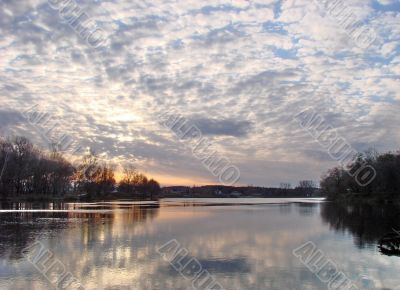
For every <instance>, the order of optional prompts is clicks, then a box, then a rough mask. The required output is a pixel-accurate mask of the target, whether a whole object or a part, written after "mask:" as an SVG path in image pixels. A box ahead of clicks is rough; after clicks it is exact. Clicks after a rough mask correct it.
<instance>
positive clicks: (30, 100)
mask: <svg viewBox="0 0 400 290" xmlns="http://www.w3.org/2000/svg"><path fill="white" fill-rule="evenodd" d="M319 2H323V1H317V0H316V1H306V0H285V1H278V0H267V1H245V0H231V1H229V0H226V1H224V0H219V1H192V0H188V1H164V0H163V1H157V0H156V1H139V2H138V1H128V0H123V1H116V0H107V1H91V0H82V1H77V3H78V4H79V6H80V7H81V8H82V9H83V10H84V11H85V12H86V13H87V15H89V16H90V18H91V19H92V21H94V23H95V24H96V25H97V27H99V28H101V29H102V30H103V31H104V34H105V36H106V41H105V43H104V45H102V46H101V47H99V48H97V49H95V48H93V47H91V46H90V45H88V43H87V42H86V41H85V40H84V39H82V38H81V37H80V36H79V35H78V34H77V33H76V32H75V31H74V30H73V29H72V28H71V27H70V26H69V25H68V24H67V23H65V21H63V18H62V17H61V16H60V15H59V12H58V11H56V10H54V9H52V8H51V7H50V5H49V4H48V3H47V2H46V1H43V0H22V1H17V2H16V1H11V0H5V1H1V3H0V7H1V9H0V35H1V37H0V52H1V57H0V103H1V110H0V124H1V131H2V132H3V133H7V134H24V135H28V136H30V137H31V138H32V139H34V140H35V142H42V145H43V146H45V145H46V144H43V140H41V139H40V134H37V130H35V129H34V128H32V126H31V125H30V124H28V122H24V120H23V119H21V118H20V117H19V116H18V112H21V111H24V110H26V109H27V108H29V107H31V106H33V105H36V104H37V105H39V107H40V108H41V110H42V111H45V112H48V113H49V114H51V116H52V118H53V120H56V121H57V130H59V131H60V132H63V133H64V134H69V135H71V136H73V138H74V140H75V141H76V142H77V143H79V144H82V145H83V146H92V147H94V148H95V149H96V150H97V151H98V152H101V153H103V154H104V155H105V156H107V158H110V159H113V160H116V161H117V160H118V161H121V160H129V161H130V162H135V164H136V165H137V167H138V168H140V169H142V170H144V171H145V172H147V173H149V174H150V175H153V176H156V177H160V178H161V179H162V182H163V183H165V184H167V183H170V184H171V183H178V178H180V179H179V182H184V183H197V184H200V183H211V182H216V180H214V179H213V178H214V177H213V176H212V175H211V174H210V173H208V172H207V171H206V170H205V169H203V167H202V166H201V164H200V162H199V161H198V160H196V159H195V158H194V157H193V156H192V155H191V152H190V150H186V149H185V146H184V144H182V143H181V142H179V141H178V140H176V138H175V137H174V134H172V133H171V132H168V131H167V130H165V128H163V127H162V126H160V125H159V124H158V123H157V116H158V115H159V114H162V113H163V112H165V111H168V110H171V109H173V110H174V111H178V112H180V113H181V114H182V115H184V116H185V117H187V118H188V119H190V120H193V121H194V122H195V123H196V124H197V125H198V126H199V128H201V129H202V131H203V133H204V135H208V136H207V137H209V138H210V139H211V140H212V141H213V144H214V145H213V146H214V147H215V148H216V149H217V150H218V151H219V152H220V155H224V156H226V157H228V158H230V159H231V160H232V162H233V163H234V164H235V165H237V166H238V167H239V168H240V170H241V173H242V177H241V183H243V184H258V185H279V183H280V182H283V181H288V182H292V183H296V182H297V181H298V180H299V179H304V178H306V179H314V180H318V178H319V175H320V174H321V173H322V172H323V171H324V170H326V169H328V168H329V167H332V166H334V165H335V162H334V161H332V160H330V159H329V156H327V154H326V152H324V151H323V150H322V149H321V147H320V146H319V145H318V143H317V142H315V141H314V140H312V139H311V138H310V137H309V135H308V134H307V132H305V131H304V130H303V129H302V128H301V127H299V126H298V125H297V124H296V122H294V121H293V116H294V115H296V114H297V113H299V112H300V111H302V110H304V109H306V108H309V107H312V108H313V109H315V110H317V111H319V112H320V113H321V115H322V116H323V117H324V118H325V119H326V120H328V121H329V123H330V124H331V125H332V126H333V127H334V128H336V129H337V130H338V132H340V134H341V135H342V136H343V137H345V138H346V139H347V141H348V142H349V143H350V144H352V146H353V147H354V148H356V149H357V150H364V149H367V148H368V147H375V148H376V149H378V150H394V149H398V148H399V144H400V135H399V130H398V124H399V121H400V117H399V114H398V112H399V108H400V106H399V104H400V103H399V102H400V93H399V92H400V82H399V78H400V54H399V52H400V49H399V46H400V42H399V37H400V36H399V35H400V33H399V32H400V26H399V25H398V23H400V4H399V2H398V1H395V0H392V1H388V0H385V1H383V0H379V1H375V0H371V1H365V0H352V1H343V3H344V4H345V5H346V8H347V11H352V13H354V15H355V16H356V17H357V19H359V20H360V21H362V22H363V23H364V25H366V26H367V27H368V28H369V29H371V30H372V31H374V32H375V33H376V35H377V39H376V41H375V42H374V43H373V44H372V46H370V47H369V48H367V49H363V48H360V47H359V46H358V45H357V43H355V40H354V39H352V38H351V37H349V35H348V33H346V31H345V30H344V29H343V27H342V26H341V25H339V23H338V20H337V19H335V18H334V17H332V15H329V13H327V11H326V10H324V8H323V6H321V5H319V4H318V3H319Z"/></svg>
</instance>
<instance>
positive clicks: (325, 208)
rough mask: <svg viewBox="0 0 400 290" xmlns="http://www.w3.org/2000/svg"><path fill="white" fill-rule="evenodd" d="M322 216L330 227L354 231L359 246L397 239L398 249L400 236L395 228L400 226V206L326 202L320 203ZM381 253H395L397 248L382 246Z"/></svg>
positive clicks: (395, 241) (393, 242)
mask: <svg viewBox="0 0 400 290" xmlns="http://www.w3.org/2000/svg"><path fill="white" fill-rule="evenodd" d="M321 217H322V220H323V221H324V222H325V223H327V224H329V226H330V228H331V229H334V230H335V231H340V232H343V233H344V232H348V233H350V234H352V235H353V237H354V242H355V244H356V245H357V246H358V247H359V248H365V247H372V246H377V245H378V244H380V245H381V246H382V245H394V246H396V243H397V249H399V247H398V243H399V241H400V236H399V235H398V234H397V235H396V233H395V232H394V230H399V229H400V207H399V206H395V205H368V204H341V203H325V204H323V205H322V206H321ZM388 243H390V244H388ZM392 250H393V249H392ZM381 253H382V254H384V255H389V254H392V255H393V254H395V253H396V252H395V251H391V252H390V251H385V250H383V251H382V249H381ZM399 253H400V252H397V255H399ZM399 256H400V255H399Z"/></svg>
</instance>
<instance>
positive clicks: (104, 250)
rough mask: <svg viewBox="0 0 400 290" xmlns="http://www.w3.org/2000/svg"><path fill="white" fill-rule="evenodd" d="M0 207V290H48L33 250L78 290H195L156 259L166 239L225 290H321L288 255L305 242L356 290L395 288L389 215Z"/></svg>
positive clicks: (234, 206) (265, 208)
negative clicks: (384, 245)
mask: <svg viewBox="0 0 400 290" xmlns="http://www.w3.org/2000/svg"><path fill="white" fill-rule="evenodd" d="M0 208H1V210H0V289H2V290H3V289H13V290H15V289H24V290H26V289H35V290H39V289H55V287H54V285H52V284H51V283H50V282H49V281H48V280H47V279H46V278H45V276H44V275H43V274H42V273H41V272H40V271H39V269H37V268H35V265H34V264H32V263H31V262H29V261H28V259H29V257H31V258H32V257H35V249H36V248H35V247H32V246H34V245H39V244H38V242H40V245H43V247H44V248H45V249H48V250H49V251H50V252H49V253H53V254H54V256H52V257H51V260H53V261H56V260H57V261H60V262H62V264H63V265H64V267H65V269H66V271H69V272H71V273H72V274H73V276H74V277H75V278H76V279H77V280H78V281H80V282H81V283H82V285H84V287H85V289H149V290H152V289H160V290H161V289H163V290H169V289H176V290H178V289H180V290H187V289H193V288H192V286H191V284H192V281H191V279H185V278H184V277H183V276H182V275H181V274H180V273H179V272H177V271H176V270H175V269H174V268H173V266H171V264H170V263H169V262H168V260H167V259H163V257H162V256H161V255H160V254H159V253H158V251H157V249H159V248H160V247H161V246H162V245H164V244H166V243H167V242H169V241H171V240H176V242H178V243H179V244H180V248H181V249H186V250H187V252H188V254H187V256H186V258H187V259H188V258H193V259H195V260H196V261H198V262H199V263H200V264H201V265H202V267H203V269H206V270H208V271H209V273H210V275H211V276H212V277H213V278H214V279H215V281H218V283H220V284H221V285H223V287H224V288H225V289H240V290H247V289H257V290H258V289H279V290H281V289H328V287H327V284H326V283H324V282H322V281H320V280H319V279H318V278H317V276H316V275H315V274H313V273H312V272H311V271H310V270H308V269H307V267H306V266H305V265H303V264H302V262H301V261H300V260H299V259H298V258H297V257H295V256H294V255H293V250H294V249H296V248H298V247H300V246H301V245H303V244H304V243H306V242H308V241H311V242H313V243H314V244H315V246H316V247H317V249H320V250H321V251H322V252H323V254H324V255H325V256H326V257H327V258H328V259H329V260H330V261H333V262H334V263H336V265H337V267H338V268H339V270H340V271H342V272H343V273H344V274H345V275H346V276H347V277H348V278H349V279H351V280H352V281H354V283H357V285H358V286H359V287H360V288H359V289H400V288H399V287H400V275H399V272H400V271H399V270H400V257H399V256H397V255H396V253H389V252H385V253H382V251H381V250H380V249H379V247H378V240H379V239H381V238H382V237H384V236H385V235H386V234H388V233H390V232H392V231H393V230H392V229H399V230H400V211H399V210H398V209H397V208H393V207H385V208H383V207H368V206H338V205H334V204H330V203H321V202H320V201H319V200H279V199H232V200H215V199H212V200H206V199H190V200H179V199H170V200H163V201H160V202H136V203H135V202H109V203H90V204H82V203H81V204H78V203H75V204H74V203H70V204H60V205H55V204H42V205H34V204H4V203H3V204H1V206H0ZM27 247H28V248H27ZM31 260H32V259H31ZM50 280H51V279H50Z"/></svg>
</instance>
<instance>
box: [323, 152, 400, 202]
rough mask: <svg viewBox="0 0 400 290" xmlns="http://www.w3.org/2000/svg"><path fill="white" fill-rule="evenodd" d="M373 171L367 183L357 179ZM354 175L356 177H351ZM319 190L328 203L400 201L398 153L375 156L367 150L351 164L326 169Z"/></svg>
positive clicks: (399, 160)
mask: <svg viewBox="0 0 400 290" xmlns="http://www.w3.org/2000/svg"><path fill="white" fill-rule="evenodd" d="M363 168H368V169H369V170H370V171H371V170H373V175H371V176H370V179H369V180H368V182H367V183H365V184H364V183H362V182H360V179H359V178H358V177H359V176H362V175H363V174H368V172H367V173H365V172H364V171H363ZM354 172H357V173H359V174H354ZM321 190H322V191H323V192H324V193H325V194H326V195H327V197H328V199H332V200H335V199H342V198H371V199H376V200H381V201H385V200H396V199H399V198H400V152H399V151H398V152H387V153H378V152H376V151H375V150H368V151H366V152H364V153H360V154H358V155H357V156H355V158H354V160H353V161H352V163H351V164H349V165H348V166H346V167H344V166H341V167H335V168H332V169H330V170H329V171H328V172H327V173H326V174H325V175H324V176H323V177H322V179H321Z"/></svg>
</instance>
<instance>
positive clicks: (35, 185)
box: [0, 137, 160, 198]
mask: <svg viewBox="0 0 400 290" xmlns="http://www.w3.org/2000/svg"><path fill="white" fill-rule="evenodd" d="M159 191H160V185H159V184H158V182H157V181H155V180H153V179H148V178H147V177H146V176H145V175H144V174H142V173H140V172H138V171H137V170H136V169H135V168H134V167H132V166H128V167H127V168H126V169H125V170H124V174H123V177H122V180H121V181H120V182H119V183H117V182H116V179H115V167H114V166H113V165H111V164H109V163H106V162H100V160H99V158H98V156H97V155H96V154H95V153H94V152H93V151H90V152H88V153H87V154H86V155H85V156H83V157H82V159H81V160H80V161H79V162H77V164H76V165H75V164H74V165H73V164H72V163H71V162H69V161H68V160H67V159H66V158H65V157H64V156H63V155H62V154H61V153H60V152H58V151H57V150H55V149H54V150H52V151H51V152H44V151H42V150H40V149H39V148H37V147H36V146H34V145H33V144H32V143H31V142H30V141H29V140H28V139H27V138H25V137H15V138H13V139H11V138H8V139H4V138H3V139H0V197H1V198H8V197H19V196H49V197H63V196H66V195H74V194H85V195H87V196H88V197H92V198H95V197H102V196H105V195H108V194H112V193H114V194H118V193H119V194H125V195H127V196H129V197H135V196H136V197H147V196H150V197H153V196H155V195H157V194H158V193H159Z"/></svg>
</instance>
